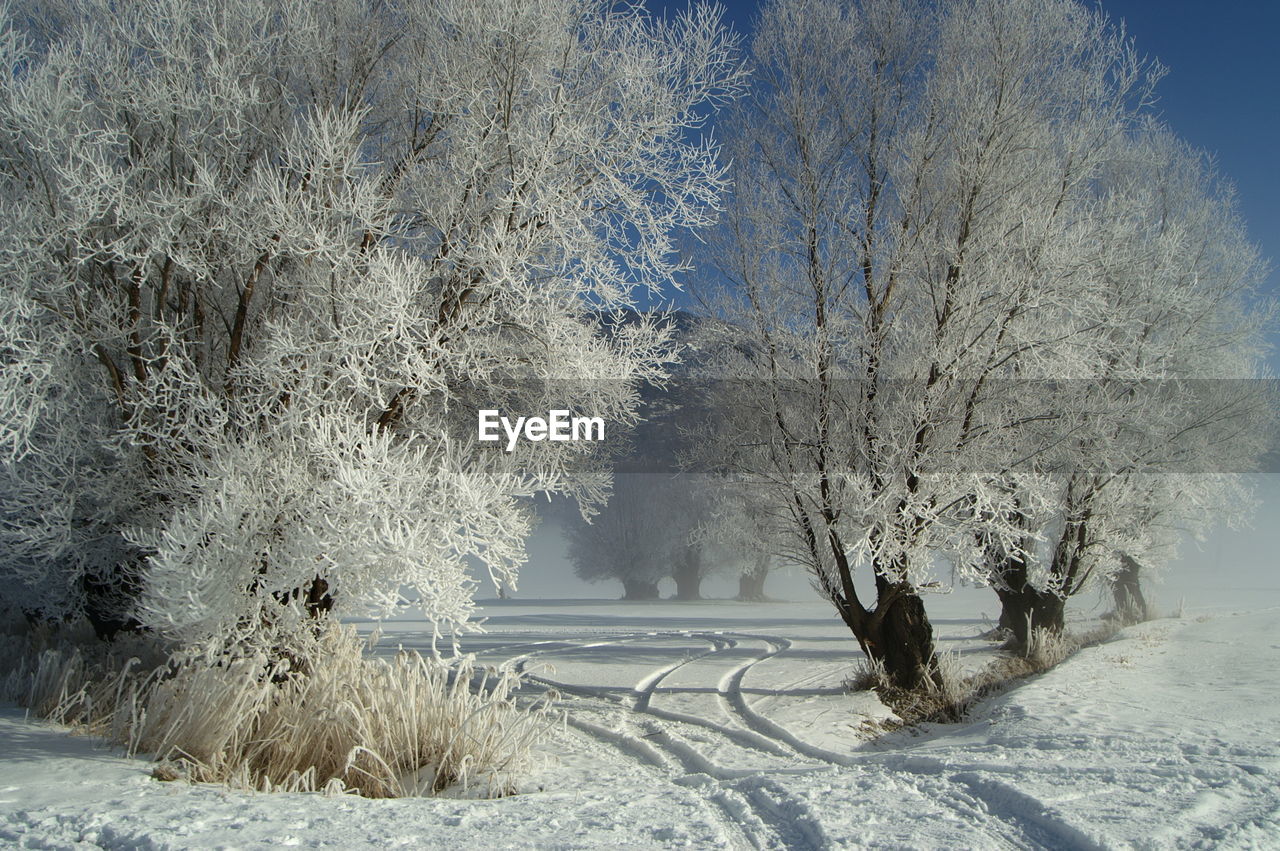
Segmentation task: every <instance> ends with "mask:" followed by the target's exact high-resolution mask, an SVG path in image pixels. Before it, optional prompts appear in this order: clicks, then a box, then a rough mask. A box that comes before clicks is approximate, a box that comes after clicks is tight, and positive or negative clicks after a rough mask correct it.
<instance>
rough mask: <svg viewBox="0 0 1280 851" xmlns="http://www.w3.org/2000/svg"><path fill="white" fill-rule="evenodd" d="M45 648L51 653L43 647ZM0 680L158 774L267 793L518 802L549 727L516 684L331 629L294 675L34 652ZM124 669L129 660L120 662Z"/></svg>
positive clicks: (233, 661)
mask: <svg viewBox="0 0 1280 851" xmlns="http://www.w3.org/2000/svg"><path fill="white" fill-rule="evenodd" d="M45 643H47V642H45ZM32 644H33V646H32V647H31V648H30V652H29V653H27V654H25V656H23V657H22V658H21V659H20V661H19V663H18V664H17V666H16V667H15V668H14V669H13V670H12V671H10V672H9V674H8V676H7V677H6V679H5V682H4V689H5V692H6V693H7V694H9V695H10V696H11V697H13V698H16V699H18V700H19V701H20V702H21V703H23V704H25V705H27V706H29V707H30V708H31V709H32V710H33V711H34V712H36V713H37V714H39V715H42V716H44V717H47V718H49V719H51V720H54V721H57V722H60V723H64V724H68V725H71V726H73V727H76V728H78V729H80V730H82V731H84V732H88V733H91V734H96V735H101V736H104V737H106V738H108V739H111V740H113V741H116V742H119V743H121V744H123V745H124V746H125V748H126V749H127V751H128V752H129V753H130V754H134V753H150V754H153V755H154V756H155V757H156V759H157V760H158V761H159V763H160V765H159V766H158V767H157V770H156V776H157V777H158V778H161V779H176V778H178V777H185V778H187V779H189V780H192V781H197V782H216V783H226V784H229V785H232V786H236V787H240V788H249V789H257V790H263V791H269V790H286V791H328V792H356V793H359V794H361V795H365V796H367V797H375V798H380V797H400V796H407V795H422V794H433V793H437V792H440V791H442V790H444V789H446V788H450V787H461V788H462V789H464V790H469V791H473V792H478V793H479V794H483V795H490V796H498V795H505V794H510V793H512V792H513V791H514V790H515V782H516V778H517V777H519V776H520V775H521V773H522V772H524V771H526V770H527V769H528V768H529V766H530V761H531V753H532V745H533V743H534V741H535V739H536V738H537V736H538V735H539V734H540V732H541V731H542V729H543V728H544V727H545V724H546V715H547V712H548V710H549V705H548V703H547V702H546V701H542V702H540V703H537V704H535V705H534V706H532V707H530V708H520V707H518V706H517V705H516V703H515V701H514V698H513V692H514V691H515V690H516V689H517V688H518V687H519V678H518V676H517V675H515V674H513V673H510V672H501V673H499V672H497V671H492V670H477V669H476V667H475V665H474V663H472V662H471V661H469V660H466V659H464V660H459V661H456V662H454V663H451V664H450V663H445V662H442V661H436V660H431V659H426V658H423V657H422V656H421V655H420V654H418V653H408V652H403V651H402V652H401V653H400V654H398V655H397V656H396V657H395V658H394V659H392V660H385V659H373V658H368V657H367V656H366V655H365V652H364V651H365V649H366V647H367V646H368V644H369V642H367V641H365V640H363V639H361V638H360V637H359V636H358V635H357V634H356V632H355V630H354V629H353V628H351V627H347V626H339V625H336V624H333V625H329V626H328V627H326V628H325V629H324V630H323V631H322V632H321V633H320V635H319V636H318V637H316V638H315V639H314V640H313V642H312V644H311V646H309V647H308V648H307V652H306V656H305V658H306V659H307V660H308V661H307V663H306V665H305V668H306V671H307V672H306V674H305V675H302V674H300V673H298V672H297V671H295V670H292V669H293V668H296V667H297V658H298V657H297V656H296V655H293V654H290V655H289V657H288V658H290V659H292V660H293V661H292V662H283V661H279V660H277V661H272V660H271V659H269V658H268V656H267V655H266V654H264V653H254V654H247V655H242V656H239V657H234V658H233V657H221V658H213V659H211V658H209V657H207V656H202V655H198V654H185V655H184V654H175V655H172V656H170V657H169V658H168V659H166V660H164V661H163V662H162V663H161V664H159V665H151V666H147V665H143V664H141V662H140V661H139V658H138V657H137V656H135V655H128V650H129V649H131V648H111V649H99V650H97V651H96V655H95V658H93V659H89V658H87V656H86V651H84V650H82V649H80V648H79V647H74V646H70V645H64V646H44V647H41V646H39V645H40V644H41V639H39V637H37V639H36V640H35V641H33V643H32ZM126 657H127V658H126Z"/></svg>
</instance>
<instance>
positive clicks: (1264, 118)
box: [649, 0, 1280, 374]
mask: <svg viewBox="0 0 1280 851" xmlns="http://www.w3.org/2000/svg"><path fill="white" fill-rule="evenodd" d="M687 5H688V2H687V0H669V2H668V0H649V6H650V8H652V9H653V10H654V11H657V12H662V11H664V10H673V11H674V10H678V9H682V8H684V7H685V6H687ZM723 5H724V6H725V9H726V11H727V13H728V18H729V21H730V23H731V24H732V25H733V26H734V27H735V28H737V29H738V30H739V31H742V32H744V33H749V31H750V27H751V22H752V17H753V16H754V14H755V10H756V8H757V7H758V6H759V3H758V2H755V0H745V2H744V1H743V0H740V1H739V2H728V3H724V4H723ZM1100 5H1101V8H1102V9H1103V11H1104V12H1105V13H1106V14H1107V15H1109V16H1110V17H1111V18H1112V19H1113V20H1123V21H1124V23H1125V25H1126V28H1127V31H1128V34H1129V36H1130V37H1131V38H1132V39H1133V40H1134V42H1135V44H1136V45H1137V48H1138V50H1139V51H1140V52H1141V53H1143V54H1144V55H1147V56H1150V57H1154V58H1157V59H1159V60H1160V61H1161V62H1162V63H1163V64H1164V65H1165V66H1167V67H1168V69H1169V73H1168V75H1167V76H1166V77H1165V78H1164V80H1163V81H1162V82H1161V84H1160V86H1159V88H1158V90H1157V91H1158V95H1159V98H1160V99H1159V102H1158V104H1157V111H1158V112H1159V113H1160V114H1161V116H1162V117H1163V119H1164V121H1165V122H1166V123H1167V124H1168V125H1169V126H1170V127H1172V128H1173V130H1174V131H1175V132H1177V133H1178V135H1180V136H1182V137H1183V138H1184V139H1186V140H1188V141H1189V142H1191V143H1192V144H1193V145H1195V146H1196V147H1198V148H1200V149H1202V150H1204V151H1207V152H1208V153H1210V154H1212V155H1213V156H1214V157H1215V158H1216V160H1217V163H1218V167H1219V169H1220V171H1221V172H1222V173H1223V174H1225V175H1226V176H1227V177H1228V178H1230V180H1231V181H1232V182H1233V183H1234V184H1235V185H1236V188H1237V192H1238V195H1239V204H1240V211H1241V213H1242V215H1243V217H1244V219H1245V221H1246V222H1247V223H1248V226H1249V233H1250V236H1251V238H1252V239H1253V241H1254V242H1255V243H1257V244H1258V245H1259V246H1260V247H1261V249H1262V253H1263V255H1264V256H1265V257H1267V258H1268V259H1269V261H1270V263H1271V265H1272V266H1273V267H1276V266H1280V165H1278V164H1277V162H1278V158H1280V2H1276V0H1216V2H1212V3H1207V2H1204V0H1103V2H1101V4H1100ZM1266 288H1267V290H1268V291H1269V293H1270V294H1272V295H1274V296H1280V271H1276V270H1275V269H1274V268H1273V271H1272V272H1271V275H1270V277H1269V279H1268V282H1267V287H1266ZM1273 339H1276V335H1273ZM1277 342H1278V343H1280V339H1277ZM1270 363H1271V368H1272V371H1273V372H1275V373H1277V374H1280V351H1277V352H1273V353H1272V356H1271V359H1270Z"/></svg>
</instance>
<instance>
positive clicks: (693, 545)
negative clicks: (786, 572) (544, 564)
mask: <svg viewBox="0 0 1280 851" xmlns="http://www.w3.org/2000/svg"><path fill="white" fill-rule="evenodd" d="M700 479H701V477H698V476H689V475H672V474H670V473H619V474H617V475H616V476H615V477H614V485H613V493H612V494H610V496H609V500H608V502H607V503H606V504H605V505H604V506H602V507H601V508H600V510H599V511H598V512H597V513H596V514H595V515H594V516H592V517H590V518H583V517H575V518H571V519H570V520H569V522H568V523H567V524H566V529H565V534H566V537H567V538H568V541H569V557H570V559H571V560H572V561H573V564H574V572H575V573H576V574H577V575H578V576H579V577H580V578H582V579H585V580H587V581H589V582H598V581H601V580H605V579H614V580H617V581H620V582H621V583H622V587H623V590H624V594H623V599H625V600H656V599H657V598H658V583H659V582H661V581H662V580H663V579H666V578H671V579H672V580H674V581H675V584H676V599H679V600H696V599H698V598H699V597H700V596H701V586H702V581H703V580H704V579H705V578H706V577H707V576H708V575H709V574H711V573H712V572H714V571H715V570H717V569H718V568H719V567H720V565H721V564H722V561H721V560H720V559H719V558H717V552H716V550H717V548H716V546H715V541H714V538H713V536H712V535H710V534H709V533H708V530H707V528H706V526H707V524H708V523H710V522H712V521H713V519H714V518H713V513H712V507H713V505H714V503H713V502H712V496H711V494H710V493H709V490H708V488H707V486H706V484H705V483H704V482H702V481H701V480H700Z"/></svg>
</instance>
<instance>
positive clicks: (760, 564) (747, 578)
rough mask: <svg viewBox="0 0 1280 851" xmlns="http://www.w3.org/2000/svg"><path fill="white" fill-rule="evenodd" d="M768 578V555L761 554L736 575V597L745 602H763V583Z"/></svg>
mask: <svg viewBox="0 0 1280 851" xmlns="http://www.w3.org/2000/svg"><path fill="white" fill-rule="evenodd" d="M768 578H769V557H768V556H762V557H760V558H757V559H756V560H755V563H754V564H752V565H751V566H750V567H749V568H747V569H746V570H744V571H742V573H741V574H740V575H739V576H738V599H739V600H742V601H743V602H745V603H762V602H764V599H765V596H764V583H765V580H766V579H768Z"/></svg>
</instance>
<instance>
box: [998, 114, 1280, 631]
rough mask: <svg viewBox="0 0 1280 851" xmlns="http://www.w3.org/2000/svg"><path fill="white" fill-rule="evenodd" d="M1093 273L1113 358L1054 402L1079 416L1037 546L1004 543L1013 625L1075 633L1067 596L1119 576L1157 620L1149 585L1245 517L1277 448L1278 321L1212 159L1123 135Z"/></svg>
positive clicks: (1119, 584) (1002, 561) (1057, 461)
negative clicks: (1221, 528)
mask: <svg viewBox="0 0 1280 851" xmlns="http://www.w3.org/2000/svg"><path fill="white" fill-rule="evenodd" d="M1096 190H1097V193H1098V197H1097V199H1096V203H1095V205H1094V207H1093V217H1092V219H1091V220H1090V222H1089V223H1088V226H1089V227H1092V228H1094V229H1095V231H1096V237H1095V238H1094V240H1093V241H1092V243H1093V246H1094V248H1093V250H1092V252H1091V253H1090V255H1087V256H1088V257H1089V263H1090V265H1091V266H1092V267H1093V268H1094V269H1096V270H1097V272H1096V274H1097V275H1098V276H1099V277H1100V278H1101V279H1102V280H1103V281H1105V283H1106V287H1105V288H1104V289H1103V290H1101V292H1100V301H1099V302H1098V307H1097V309H1098V310H1100V311H1101V314H1103V315H1105V317H1106V321H1101V320H1099V321H1097V322H1094V323H1093V324H1092V328H1091V330H1090V331H1089V332H1088V333H1087V334H1086V335H1083V336H1082V337H1081V338H1079V340H1078V342H1080V343H1083V344H1084V345H1086V346H1088V347H1089V348H1090V349H1091V350H1093V351H1094V352H1096V353H1097V357H1096V358H1095V359H1094V366H1093V367H1092V368H1091V370H1090V372H1089V374H1088V376H1087V378H1086V376H1085V375H1081V374H1077V376H1076V378H1078V379H1081V380H1076V381H1068V382H1063V383H1061V384H1059V385H1058V387H1057V388H1056V390H1052V391H1048V390H1047V391H1046V393H1047V395H1049V396H1050V397H1051V398H1055V400H1056V401H1055V406H1056V407H1058V408H1059V409H1063V410H1071V411H1074V412H1076V416H1075V418H1074V419H1075V422H1074V424H1073V427H1072V428H1071V429H1067V430H1064V429H1062V428H1061V427H1058V428H1056V429H1055V433H1056V434H1058V435H1060V436H1062V437H1063V439H1062V440H1059V441H1057V442H1056V445H1054V446H1053V448H1052V449H1051V451H1049V452H1046V453H1045V454H1044V455H1042V456H1041V460H1040V463H1039V466H1040V467H1041V469H1043V470H1045V471H1050V472H1051V473H1052V476H1053V479H1054V480H1055V481H1056V483H1057V484H1056V493H1054V494H1052V495H1051V497H1050V500H1049V503H1048V504H1047V510H1046V511H1043V512H1042V513H1041V515H1040V517H1039V518H1036V517H1034V512H1022V513H1021V516H1020V518H1019V522H1021V523H1022V524H1023V525H1024V527H1025V528H1026V530H1027V534H1028V536H1029V538H1030V537H1033V536H1038V537H1040V538H1041V539H1042V540H1044V541H1045V543H1046V546H1043V547H1040V548H1038V549H1037V548H1036V547H1035V546H1033V545H1032V544H1031V542H1030V541H1028V542H1027V543H1026V544H1025V545H1024V546H1022V547H1018V548H1016V551H1010V552H1005V551H1001V550H1000V549H999V547H997V548H996V552H995V553H994V555H995V559H996V564H997V565H998V568H997V570H996V571H995V572H994V575H993V577H992V584H993V586H994V587H995V589H996V591H997V593H998V594H999V595H1000V597H1001V600H1002V603H1003V613H1002V616H1001V624H1002V626H1005V627H1006V628H1008V629H1010V630H1012V631H1013V633H1014V636H1015V639H1016V640H1017V641H1018V642H1020V643H1022V642H1025V641H1026V638H1027V635H1026V632H1027V629H1028V624H1031V625H1032V626H1038V627H1042V628H1046V629H1051V630H1061V629H1062V626H1063V617H1064V607H1065V603H1066V600H1067V599H1068V598H1069V597H1071V596H1074V595H1075V594H1078V593H1080V592H1081V591H1082V590H1084V589H1086V588H1088V587H1090V584H1091V582H1092V581H1094V580H1098V579H1101V580H1108V581H1110V582H1112V583H1113V587H1114V588H1115V589H1116V593H1117V604H1118V605H1119V606H1120V607H1121V608H1123V605H1121V603H1122V598H1123V599H1125V600H1128V601H1130V602H1131V603H1133V604H1134V605H1135V606H1136V607H1137V608H1139V609H1145V602H1143V601H1142V598H1141V592H1140V589H1139V588H1138V585H1137V582H1138V576H1139V573H1140V571H1142V570H1143V569H1145V570H1146V571H1148V572H1154V571H1155V570H1158V569H1159V567H1160V566H1162V565H1163V564H1164V563H1166V562H1167V561H1169V560H1170V559H1171V557H1172V555H1173V553H1174V552H1175V551H1176V547H1177V544H1178V542H1179V540H1180V539H1181V538H1182V537H1183V536H1184V535H1185V534H1187V533H1190V534H1192V535H1199V534H1201V533H1202V532H1203V531H1204V529H1206V528H1207V526H1208V525H1209V524H1210V523H1211V522H1213V521H1214V520H1224V519H1225V520H1227V521H1228V522H1239V521H1241V520H1243V519H1244V518H1245V517H1246V516H1247V515H1248V513H1249V510H1250V507H1251V501H1250V500H1249V498H1248V492H1247V490H1248V489H1247V488H1246V487H1245V483H1244V481H1243V479H1242V478H1241V476H1240V474H1241V473H1243V472H1247V471H1249V470H1251V469H1252V468H1253V467H1254V465H1255V464H1256V463H1257V461H1258V458H1259V457H1260V455H1261V453H1262V452H1263V451H1264V450H1265V449H1266V448H1267V444H1268V439H1269V435H1270V433H1271V429H1272V426H1273V425H1274V423H1273V410H1274V404H1275V400H1274V398H1271V395H1270V394H1269V393H1268V391H1267V387H1266V385H1265V384H1263V383H1261V382H1257V381H1253V380H1251V379H1254V378H1256V377H1259V376H1260V375H1261V374H1262V373H1261V371H1260V364H1261V355H1262V353H1263V351H1264V342H1263V336H1262V333H1263V329H1264V327H1265V324H1266V322H1267V321H1268V318H1269V316H1270V309H1269V307H1268V306H1267V304H1266V303H1265V302H1264V301H1263V300H1261V299H1260V298H1259V297H1258V292H1257V290H1258V286H1259V284H1260V282H1261V280H1262V278H1263V264H1262V262H1261V261H1260V259H1259V256H1258V252H1257V250H1256V248H1255V247H1254V246H1252V245H1251V244H1250V243H1249V241H1248V239H1247V237H1246V235H1245V232H1244V227H1243V224H1242V223H1241V221H1240V218H1239V216H1238V214H1237V213H1236V211H1235V207H1234V199H1233V196H1232V193H1231V190H1230V188H1229V187H1228V186H1227V185H1225V183H1224V182H1223V181H1222V179H1221V178H1220V177H1219V176H1217V175H1216V174H1214V172H1213V170H1212V169H1211V168H1210V167H1209V166H1208V164H1207V162H1206V160H1205V158H1204V156H1203V155H1201V154H1199V153H1198V152H1196V151H1194V150H1191V149H1190V148H1189V147H1188V146H1186V145H1185V144H1184V143H1181V142H1179V141H1178V140H1177V139H1175V138H1174V137H1172V135H1171V134H1170V133H1169V132H1168V131H1167V130H1164V129H1162V128H1160V127H1158V126H1155V125H1148V126H1143V127H1141V128H1139V129H1138V131H1137V132H1135V133H1134V134H1132V136H1129V137H1126V138H1124V139H1121V140H1118V141H1117V143H1116V145H1115V153H1114V154H1113V156H1112V158H1111V159H1110V161H1109V163H1108V165H1107V167H1106V168H1105V169H1104V170H1103V172H1102V174H1101V176H1100V179H1099V181H1098V183H1097V184H1096Z"/></svg>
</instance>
